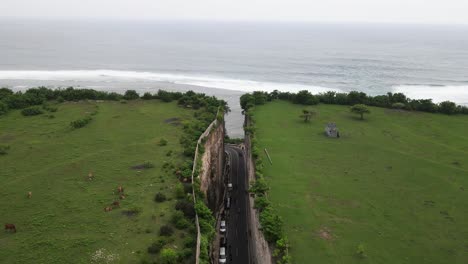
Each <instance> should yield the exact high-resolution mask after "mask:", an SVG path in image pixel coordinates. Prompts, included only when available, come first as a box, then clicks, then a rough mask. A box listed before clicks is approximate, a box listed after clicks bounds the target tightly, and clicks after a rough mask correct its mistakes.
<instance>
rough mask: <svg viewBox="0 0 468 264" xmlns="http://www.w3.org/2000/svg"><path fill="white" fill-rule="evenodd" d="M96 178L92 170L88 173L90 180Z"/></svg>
mask: <svg viewBox="0 0 468 264" xmlns="http://www.w3.org/2000/svg"><path fill="white" fill-rule="evenodd" d="M93 178H94V175H93V173H92V172H89V173H88V180H92V179H93Z"/></svg>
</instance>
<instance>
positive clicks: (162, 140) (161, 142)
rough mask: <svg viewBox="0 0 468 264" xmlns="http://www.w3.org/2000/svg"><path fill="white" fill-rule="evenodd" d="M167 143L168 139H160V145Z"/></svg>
mask: <svg viewBox="0 0 468 264" xmlns="http://www.w3.org/2000/svg"><path fill="white" fill-rule="evenodd" d="M166 145H167V140H165V139H164V138H161V140H159V146H166Z"/></svg>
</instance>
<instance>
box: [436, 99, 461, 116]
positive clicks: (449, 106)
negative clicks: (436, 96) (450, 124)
mask: <svg viewBox="0 0 468 264" xmlns="http://www.w3.org/2000/svg"><path fill="white" fill-rule="evenodd" d="M439 112H441V113H443V114H446V115H453V114H455V113H457V105H456V104H455V103H454V102H450V101H444V102H442V103H440V104H439Z"/></svg>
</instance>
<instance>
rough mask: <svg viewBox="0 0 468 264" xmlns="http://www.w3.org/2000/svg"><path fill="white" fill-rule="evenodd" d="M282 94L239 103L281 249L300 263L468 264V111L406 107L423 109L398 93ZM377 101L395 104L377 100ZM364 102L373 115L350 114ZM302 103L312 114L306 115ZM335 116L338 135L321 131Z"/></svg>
mask: <svg viewBox="0 0 468 264" xmlns="http://www.w3.org/2000/svg"><path fill="white" fill-rule="evenodd" d="M280 94H282V93H279V92H274V93H270V94H266V93H262V92H258V93H254V94H251V95H245V96H243V99H242V100H241V104H242V105H243V107H244V109H245V113H246V115H247V116H248V117H249V118H250V120H251V121H253V123H251V125H250V126H248V127H246V128H245V130H246V131H247V132H248V133H250V134H251V135H252V134H253V135H254V137H253V139H252V142H253V144H252V145H253V146H252V153H253V156H254V159H255V166H256V173H257V175H256V176H257V182H256V183H255V184H253V185H252V187H251V191H252V192H254V193H255V194H256V198H255V206H256V207H257V208H258V209H259V210H260V211H261V215H260V216H261V219H260V220H261V225H262V229H263V232H264V234H265V237H266V238H267V240H268V241H270V242H271V243H272V246H274V248H276V251H275V252H276V255H277V256H278V255H279V256H283V258H284V256H285V255H284V254H282V253H281V252H282V251H283V252H288V253H289V254H290V256H291V261H292V262H293V263H310V262H318V263H466V262H467V261H468V252H467V251H466V247H467V246H468V244H466V243H465V242H461V241H466V238H467V232H468V225H467V224H466V221H464V219H466V218H467V217H468V213H467V211H466V210H465V209H464V208H466V207H467V206H468V203H467V201H468V193H467V192H466V188H467V186H468V178H467V177H466V175H468V167H467V164H468V137H467V135H468V118H467V116H465V115H461V114H463V113H466V107H462V106H456V105H455V104H452V103H441V104H432V103H431V104H429V103H428V101H427V100H417V101H419V102H421V101H424V102H425V103H427V105H426V106H428V107H427V108H426V107H424V108H422V109H421V108H419V109H413V108H411V109H409V107H410V106H412V105H413V106H414V105H418V104H417V103H415V102H413V100H410V99H407V98H406V97H404V95H400V94H398V95H396V98H400V99H395V97H394V96H395V95H393V94H392V95H391V94H389V95H386V96H382V97H368V96H365V98H364V99H362V100H355V96H356V94H355V93H353V95H351V96H349V95H347V99H346V103H340V104H337V101H336V100H338V99H337V98H338V96H337V95H335V96H333V98H332V99H331V100H332V101H333V104H332V103H330V101H326V98H328V97H327V94H325V95H323V94H322V95H310V96H313V97H314V98H315V99H310V98H309V99H307V100H304V99H300V100H298V99H294V98H296V97H297V95H294V94H289V97H285V96H284V94H288V93H284V94H283V95H280ZM301 94H302V95H304V94H306V96H305V97H308V96H309V93H307V92H302V93H301ZM348 96H349V98H348ZM384 97H386V99H385V98H384ZM281 98H283V99H284V100H280V99H281ZM375 98H379V99H378V100H383V101H385V102H387V100H390V101H388V103H385V107H373V106H371V105H374V104H375V100H376V99H375ZM390 98H393V99H390ZM401 98H405V99H404V100H401ZM340 100H341V99H340ZM392 100H393V101H392ZM343 101H345V100H344V99H343ZM326 102H328V104H327V103H326ZM357 104H367V106H364V107H365V108H366V109H367V110H363V109H362V108H363V106H358V107H355V108H359V111H353V110H350V109H352V108H350V106H354V105H357ZM304 105H307V106H306V107H307V111H308V112H309V111H313V112H314V113H315V114H314V115H313V117H312V118H310V119H307V120H306V117H305V116H304V114H305V112H304V111H303V110H304V107H305V106H304ZM429 106H430V107H429ZM447 106H448V109H452V110H447V109H445V108H446V107H447ZM423 109H425V110H430V111H427V112H431V113H424V112H421V110H423ZM434 109H436V110H434ZM453 109H457V110H456V111H453ZM368 111H369V112H370V113H369V112H368ZM355 113H357V116H356V114H355ZM361 113H362V114H366V116H365V117H364V119H363V120H361ZM436 113H443V114H436ZM456 114H458V115H456ZM304 121H306V122H304ZM329 122H334V123H336V125H337V128H338V130H339V133H340V138H328V137H326V136H325V133H324V128H325V125H326V124H327V123H329ZM265 148H267V149H268V153H269V155H270V156H271V159H272V162H273V164H272V165H271V164H270V163H269V162H268V161H267V157H266V155H265V154H264V152H263V150H264V149H265ZM264 160H266V162H264ZM278 222H281V223H282V225H281V226H279V225H277V224H276V223H278ZM286 237H287V238H288V239H289V242H288V240H286V239H285V238H286ZM282 239H283V240H282ZM275 240H276V241H275ZM288 246H290V248H288ZM282 248H285V250H282ZM277 260H278V261H279V263H281V261H283V262H284V260H283V259H282V258H279V257H277Z"/></svg>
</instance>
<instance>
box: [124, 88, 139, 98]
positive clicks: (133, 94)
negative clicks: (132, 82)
mask: <svg viewBox="0 0 468 264" xmlns="http://www.w3.org/2000/svg"><path fill="white" fill-rule="evenodd" d="M138 98H140V95H139V94H138V93H137V92H136V91H135V90H127V91H125V95H124V99H125V100H135V99H138Z"/></svg>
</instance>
